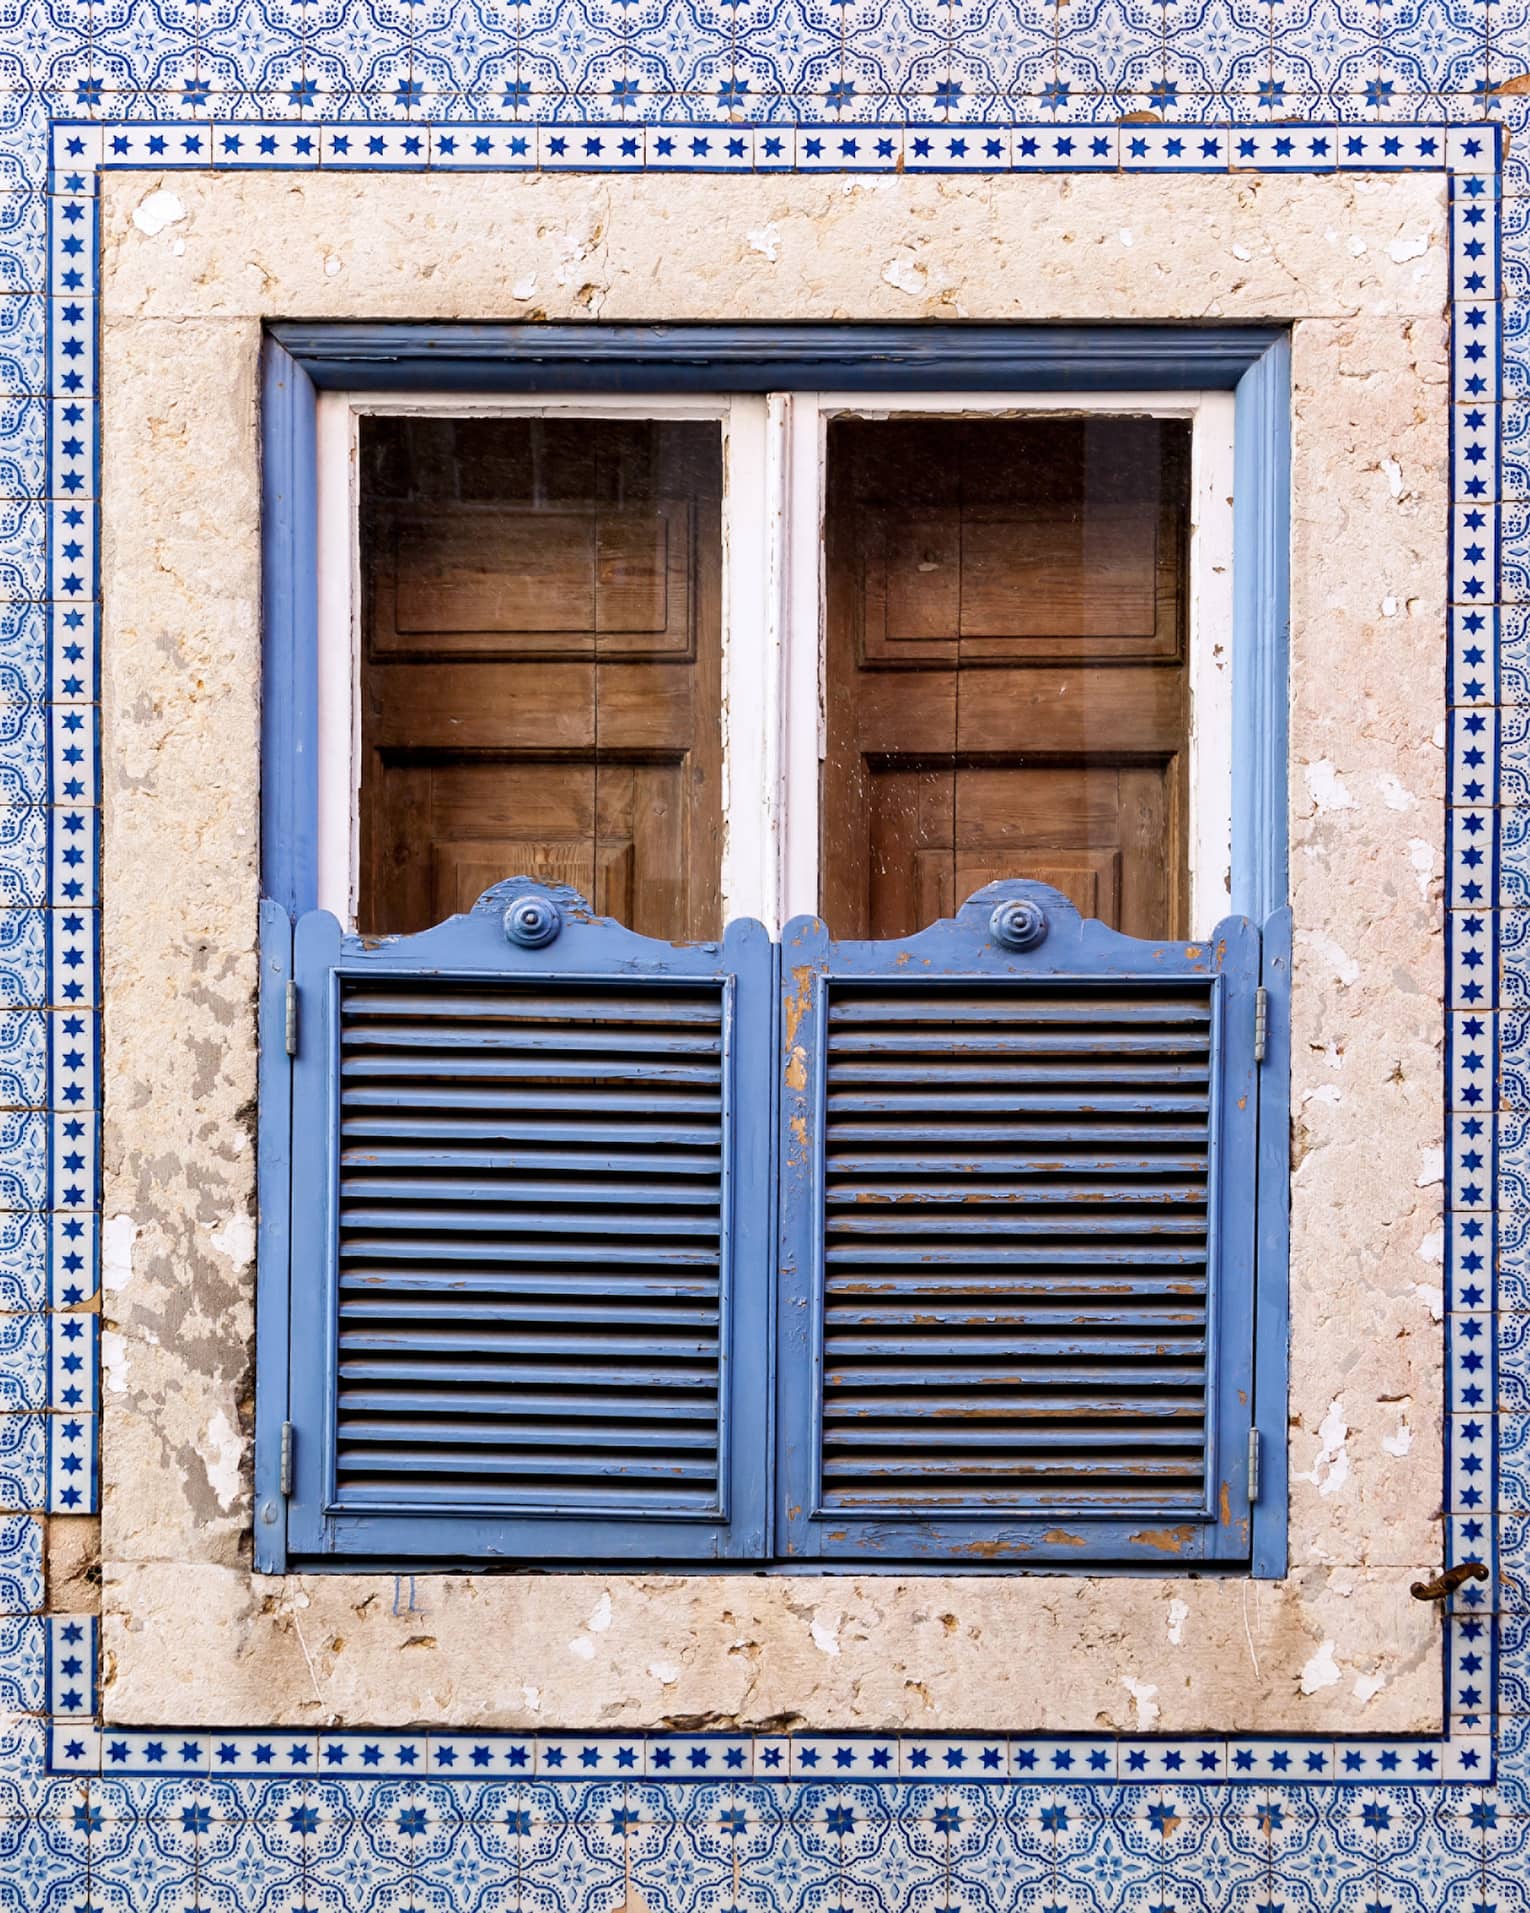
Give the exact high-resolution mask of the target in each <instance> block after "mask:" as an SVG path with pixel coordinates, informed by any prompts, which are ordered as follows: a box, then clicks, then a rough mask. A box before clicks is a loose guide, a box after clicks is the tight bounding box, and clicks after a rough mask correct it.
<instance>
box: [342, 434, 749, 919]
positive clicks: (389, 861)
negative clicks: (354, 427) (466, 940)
mask: <svg viewBox="0 0 1530 1913" xmlns="http://www.w3.org/2000/svg"><path fill="white" fill-rule="evenodd" d="M362 454H363V456H362V463H363V475H364V476H363V514H362V529H363V576H364V579H365V580H366V597H365V631H364V637H365V643H364V646H363V653H364V655H363V660H362V680H361V702H362V744H363V758H362V788H361V804H360V815H361V853H362V854H361V883H360V896H359V900H358V915H359V921H360V926H361V927H362V928H363V929H365V930H371V931H384V932H386V931H411V930H419V929H423V928H425V927H426V926H427V925H428V924H431V923H434V922H437V921H439V920H440V919H441V918H442V917H444V916H449V915H451V914H453V913H454V912H456V911H460V910H463V909H466V908H468V907H469V906H470V905H471V904H472V902H473V901H474V900H475V899H476V898H477V896H478V895H479V894H481V892H482V891H483V890H485V889H487V888H488V887H489V885H491V884H492V883H495V882H497V881H499V880H500V879H501V878H504V877H510V876H520V875H525V876H533V877H541V878H543V879H544V880H547V881H551V882H559V883H569V884H572V885H573V887H574V888H575V889H577V890H579V891H580V892H581V893H582V894H583V895H584V896H586V897H588V898H589V899H590V900H591V902H592V903H594V905H595V907H596V908H597V909H598V910H600V911H602V912H603V913H606V914H610V915H614V916H616V917H618V918H620V919H621V920H622V921H623V922H625V923H627V924H628V925H629V926H630V927H631V928H633V929H635V930H639V931H642V932H644V933H645V934H647V935H650V936H659V937H671V938H676V939H683V938H687V937H705V936H715V935H716V934H717V933H718V931H719V929H720V927H721V925H720V922H719V916H720V875H721V841H722V817H721V789H722V735H721V565H722V535H721V499H722V490H721V487H722V460H721V433H720V428H719V427H718V426H717V425H716V424H715V423H713V424H706V423H697V422H692V421H686V422H676V421H664V422H654V421H643V420H611V419H583V420H562V421H550V420H530V419H513V418H506V419H478V420H461V419H459V420H452V419H446V420H442V419H424V420H421V419H386V420H373V421H368V423H367V425H366V426H365V427H364V428H363V440H362Z"/></svg>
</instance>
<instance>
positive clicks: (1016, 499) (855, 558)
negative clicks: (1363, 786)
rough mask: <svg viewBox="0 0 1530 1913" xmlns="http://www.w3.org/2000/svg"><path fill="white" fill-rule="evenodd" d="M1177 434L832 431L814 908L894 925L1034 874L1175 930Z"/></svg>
mask: <svg viewBox="0 0 1530 1913" xmlns="http://www.w3.org/2000/svg"><path fill="white" fill-rule="evenodd" d="M1189 454H1190V428H1189V425H1188V424H1187V423H1185V422H1183V421H1179V420H1163V419H1144V418H1109V417H1099V418H1094V417H1091V418H1077V417H1075V418H1065V417H1064V418H1030V419H1017V418H1002V417H990V418H966V419H960V420H953V419H929V418H909V417H904V418H893V419H881V420H855V419H839V420H834V421H831V423H830V425H829V428H828V472H827V507H826V518H825V538H826V553H825V558H826V572H825V575H826V591H827V603H826V647H827V685H826V704H827V731H828V734H827V752H826V759H825V763H824V771H823V791H822V817H823V825H822V866H821V869H822V875H821V879H820V888H821V909H822V912H823V915H824V916H825V918H826V919H827V921H828V922H829V923H830V924H831V925H832V926H833V929H834V932H835V934H836V935H838V936H874V937H890V936H902V935H906V934H908V933H909V932H911V931H913V930H916V929H919V928H920V927H922V926H923V925H925V924H927V923H930V922H932V921H933V920H934V919H935V918H936V917H939V916H944V915H948V914H950V912H951V910H952V909H953V908H954V907H955V905H957V904H959V903H960V902H961V901H962V900H963V899H964V898H965V897H967V896H968V895H970V893H971V892H972V891H974V890H976V889H979V888H980V887H981V886H982V885H983V884H985V883H990V882H992V881H993V880H994V879H996V878H1000V877H1033V878H1037V879H1040V880H1042V881H1044V882H1046V883H1051V884H1055V885H1056V886H1057V888H1058V889H1059V890H1062V891H1064V892H1065V893H1066V894H1067V895H1068V896H1069V897H1071V898H1072V900H1073V901H1074V902H1075V903H1076V904H1077V905H1078V907H1079V908H1080V909H1081V910H1082V911H1083V912H1084V913H1085V914H1086V915H1088V916H1097V917H1101V918H1103V919H1104V920H1105V921H1106V922H1107V923H1110V924H1113V925H1114V926H1116V927H1117V928H1118V929H1121V930H1125V931H1127V932H1128V933H1129V934H1131V935H1134V936H1143V937H1153V936H1174V935H1184V934H1186V933H1187V928H1188V926H1187V923H1186V918H1187V915H1188V897H1187V888H1188V871H1187V857H1188V830H1187V815H1186V810H1187V793H1186V789H1185V778H1186V753H1187V742H1188V730H1189V697H1188V689H1187V682H1186V664H1185V652H1186V642H1185V638H1186V632H1185V627H1186V550H1187V530H1188V521H1189V511H1188V504H1189V466H1190V456H1189Z"/></svg>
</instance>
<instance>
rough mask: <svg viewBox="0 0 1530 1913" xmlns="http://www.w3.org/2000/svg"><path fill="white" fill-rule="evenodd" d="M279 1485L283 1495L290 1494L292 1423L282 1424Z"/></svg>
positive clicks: (285, 1422)
mask: <svg viewBox="0 0 1530 1913" xmlns="http://www.w3.org/2000/svg"><path fill="white" fill-rule="evenodd" d="M281 1485H282V1493H283V1494H284V1495H290V1494H291V1493H292V1423H291V1422H290V1421H284V1422H283V1423H282V1460H281Z"/></svg>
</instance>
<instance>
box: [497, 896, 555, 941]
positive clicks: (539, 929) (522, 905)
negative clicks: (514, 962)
mask: <svg viewBox="0 0 1530 1913" xmlns="http://www.w3.org/2000/svg"><path fill="white" fill-rule="evenodd" d="M562 928H563V916H562V913H561V912H560V911H559V909H558V906H557V904H555V903H554V902H553V900H552V898H551V897H517V898H516V900H515V902H514V903H512V904H511V905H510V907H509V909H508V910H506V912H505V935H506V936H507V937H508V938H509V939H510V941H511V942H512V943H518V944H519V945H520V946H521V948H522V949H523V950H540V949H541V947H542V945H543V944H544V943H551V942H552V940H553V938H554V937H555V936H556V935H557V934H558V932H559V931H560V930H561V929H562Z"/></svg>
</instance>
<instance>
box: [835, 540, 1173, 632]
mask: <svg viewBox="0 0 1530 1913" xmlns="http://www.w3.org/2000/svg"><path fill="white" fill-rule="evenodd" d="M1097 518H1098V522H1096V521H1095V520H1091V521H1090V523H1089V524H1088V526H1087V527H1086V526H1084V525H1083V524H1081V523H1079V522H1078V521H1077V520H1076V519H1074V518H1072V517H1070V516H1068V515H1067V514H1064V513H1061V512H1059V511H1057V510H1055V509H1054V510H1050V511H1038V512H1037V513H1035V514H1034V515H1033V516H1031V517H1029V518H1021V517H1018V516H1016V515H1015V514H1014V513H1012V512H1009V513H999V512H995V511H986V512H985V511H971V512H966V513H962V514H960V515H958V514H957V513H955V512H951V513H947V514H945V515H943V516H941V517H937V516H935V515H934V514H931V513H923V514H920V515H919V516H918V517H915V516H912V515H907V516H905V515H903V514H900V513H897V512H892V511H889V512H884V513H880V514H877V513H868V516H867V523H866V526H865V528H864V532H863V534H862V548H863V551H864V559H863V563H864V578H863V592H864V613H863V615H864V628H865V637H864V645H865V655H866V658H867V660H868V662H874V663H878V664H909V663H923V662H941V663H951V662H954V659H955V653H956V648H957V645H958V644H960V645H961V647H962V655H963V657H964V658H970V659H971V660H972V661H973V662H978V661H981V662H983V663H990V664H1018V663H1026V662H1031V661H1040V660H1043V659H1056V658H1059V657H1063V656H1069V657H1076V658H1078V659H1079V660H1080V661H1086V660H1091V659H1096V658H1108V657H1118V658H1140V659H1148V658H1174V657H1176V656H1177V655H1178V649H1179V631H1178V624H1177V620H1176V617H1175V607H1174V603H1173V599H1172V596H1169V598H1168V601H1167V602H1164V601H1163V597H1164V594H1161V592H1160V579H1159V574H1158V567H1157V562H1156V558H1157V538H1158V513H1157V511H1156V509H1155V508H1152V507H1143V508H1140V509H1135V510H1134V509H1131V508H1127V507H1111V508H1109V509H1105V510H1102V511H1100V512H1099V513H1098V515H1097ZM974 640H976V641H977V642H976V644H975V645H974V644H973V641H974ZM969 646H971V647H972V648H970V649H969Z"/></svg>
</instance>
